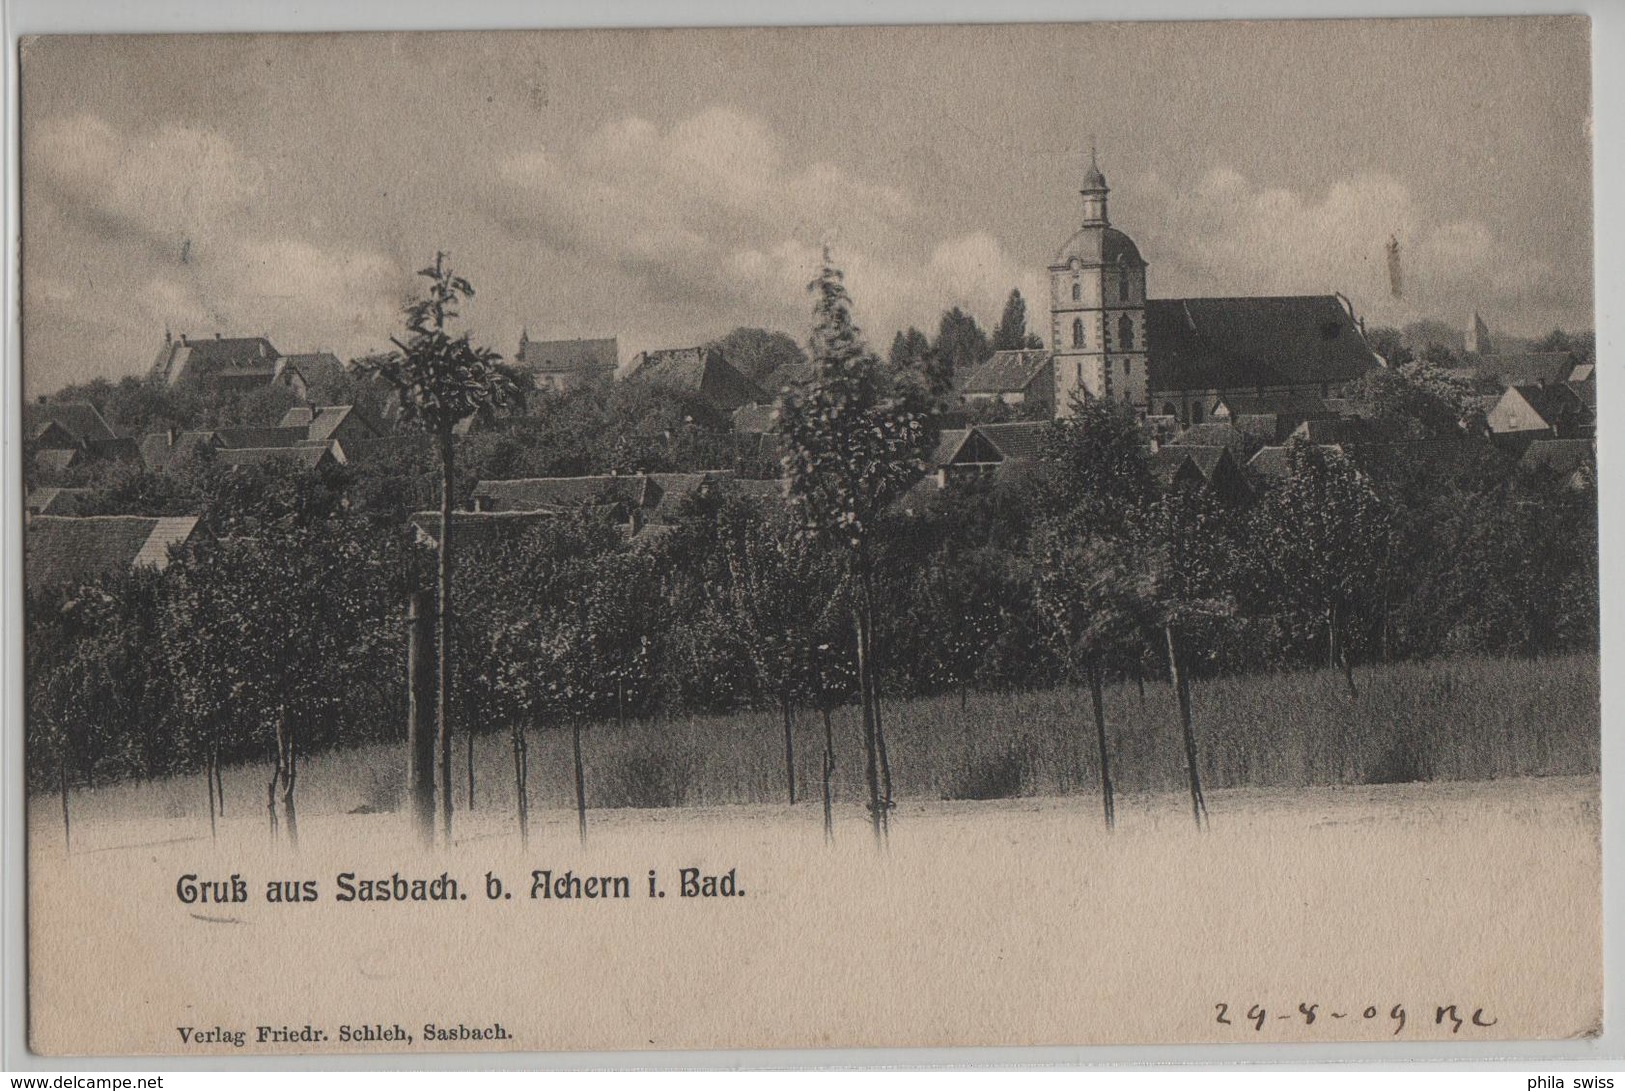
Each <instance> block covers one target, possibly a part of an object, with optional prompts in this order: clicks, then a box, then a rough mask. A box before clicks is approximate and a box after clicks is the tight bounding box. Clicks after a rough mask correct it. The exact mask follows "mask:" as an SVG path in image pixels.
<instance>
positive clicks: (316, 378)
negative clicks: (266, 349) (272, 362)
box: [276, 352, 349, 398]
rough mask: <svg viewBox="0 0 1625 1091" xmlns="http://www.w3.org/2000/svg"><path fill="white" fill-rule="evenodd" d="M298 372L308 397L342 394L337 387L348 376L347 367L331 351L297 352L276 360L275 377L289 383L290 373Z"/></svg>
mask: <svg viewBox="0 0 1625 1091" xmlns="http://www.w3.org/2000/svg"><path fill="white" fill-rule="evenodd" d="M294 372H296V373H298V375H299V378H300V379H301V380H303V382H304V387H305V396H306V397H308V398H331V397H335V396H342V395H339V394H338V388H340V387H342V386H343V385H344V382H345V380H346V379H347V378H348V377H349V369H347V368H346V367H345V366H344V363H343V362H342V361H341V360H340V359H339V358H338V357H337V356H334V355H333V354H332V353H331V352H297V353H291V354H289V355H287V356H284V357H282V358H281V359H280V360H278V361H277V364H276V374H277V378H278V379H279V380H281V381H283V382H285V383H288V384H289V385H292V383H291V378H292V376H291V374H290V373H294Z"/></svg>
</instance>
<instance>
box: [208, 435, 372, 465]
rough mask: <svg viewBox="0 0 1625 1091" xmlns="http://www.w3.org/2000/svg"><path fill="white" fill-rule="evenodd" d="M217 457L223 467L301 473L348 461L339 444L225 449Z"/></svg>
mask: <svg viewBox="0 0 1625 1091" xmlns="http://www.w3.org/2000/svg"><path fill="white" fill-rule="evenodd" d="M216 457H217V458H218V459H219V460H220V464H221V465H223V466H230V467H233V468H238V467H242V466H265V465H269V464H273V463H283V464H286V465H288V466H291V467H293V468H295V469H300V470H321V469H326V468H328V467H330V466H338V465H343V464H344V463H345V462H347V461H348V459H347V458H346V457H345V454H344V448H343V447H342V446H341V445H340V444H339V442H338V441H337V440H330V441H329V442H327V443H326V444H319V443H309V444H307V443H301V444H299V445H298V446H292V447H222V448H220V449H219V453H218V454H217V455H216Z"/></svg>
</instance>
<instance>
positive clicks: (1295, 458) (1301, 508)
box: [1257, 443, 1391, 699]
mask: <svg viewBox="0 0 1625 1091" xmlns="http://www.w3.org/2000/svg"><path fill="white" fill-rule="evenodd" d="M1289 459H1290V462H1291V466H1292V473H1291V475H1290V476H1289V477H1288V478H1287V479H1286V480H1285V481H1284V482H1282V483H1281V484H1280V485H1278V486H1277V487H1276V488H1274V489H1272V490H1271V491H1270V493H1269V495H1268V496H1266V497H1265V500H1264V503H1263V504H1262V505H1261V506H1260V519H1259V533H1258V535H1257V540H1258V541H1259V542H1260V544H1261V554H1262V557H1263V559H1264V565H1265V571H1266V573H1267V580H1266V582H1267V585H1268V587H1269V588H1270V589H1271V591H1273V593H1274V597H1275V598H1276V599H1277V601H1279V602H1281V603H1282V605H1283V606H1284V607H1285V608H1286V609H1287V611H1288V613H1289V614H1290V615H1293V616H1294V617H1296V618H1297V619H1299V620H1300V626H1299V627H1300V628H1301V627H1302V626H1301V622H1302V621H1307V623H1308V624H1309V625H1310V626H1313V627H1314V628H1318V629H1321V630H1323V631H1324V633H1325V637H1326V665H1327V666H1328V667H1329V668H1331V669H1333V670H1342V672H1343V677H1344V680H1345V682H1346V684H1347V686H1348V691H1349V696H1350V698H1351V699H1352V698H1353V697H1354V696H1355V695H1356V689H1355V685H1354V667H1353V662H1352V660H1351V658H1350V657H1349V654H1348V643H1349V640H1348V634H1349V630H1350V626H1351V624H1353V623H1354V622H1356V621H1357V620H1358V618H1359V616H1360V614H1361V612H1362V610H1363V609H1364V608H1366V607H1367V606H1369V605H1371V602H1372V599H1373V595H1374V593H1375V592H1376V591H1377V590H1378V589H1379V588H1381V586H1382V585H1383V582H1384V579H1385V569H1386V565H1387V560H1388V553H1389V534H1390V528H1391V524H1390V520H1389V516H1388V512H1387V509H1386V507H1385V505H1383V503H1382V502H1381V500H1380V499H1379V498H1378V496H1377V494H1376V492H1375V490H1373V489H1372V487H1371V484H1370V482H1369V481H1367V480H1366V478H1365V477H1364V476H1363V475H1361V474H1360V473H1359V472H1358V471H1356V470H1355V469H1354V467H1353V466H1351V465H1350V464H1349V463H1348V461H1347V460H1346V459H1344V458H1343V457H1341V456H1340V455H1338V454H1335V453H1333V454H1326V453H1324V452H1323V451H1322V450H1321V449H1320V448H1318V447H1315V446H1312V445H1309V444H1301V443H1297V444H1293V446H1292V447H1291V448H1290V450H1289Z"/></svg>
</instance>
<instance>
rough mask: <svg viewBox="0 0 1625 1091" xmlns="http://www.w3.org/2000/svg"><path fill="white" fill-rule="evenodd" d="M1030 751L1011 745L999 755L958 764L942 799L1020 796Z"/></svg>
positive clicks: (1015, 743) (998, 752) (995, 753)
mask: <svg viewBox="0 0 1625 1091" xmlns="http://www.w3.org/2000/svg"><path fill="white" fill-rule="evenodd" d="M1029 750H1030V747H1028V746H1027V745H1026V744H1025V743H1017V742H1013V743H1010V744H1009V745H1008V746H1006V747H1005V748H1004V749H1003V750H1002V751H997V752H994V753H991V754H988V753H983V754H972V755H970V756H969V757H967V758H966V759H965V760H964V761H962V762H961V763H960V766H959V768H958V770H956V771H955V773H954V775H953V779H952V780H951V781H950V782H949V785H948V790H947V791H946V792H944V793H943V796H942V798H944V799H1011V798H1013V797H1015V796H1019V795H1021V794H1022V790H1023V788H1025V786H1026V784H1027V778H1028V770H1029V769H1030V768H1031V766H1032V757H1031V754H1030V753H1029Z"/></svg>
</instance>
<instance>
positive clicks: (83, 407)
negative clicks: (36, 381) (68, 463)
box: [23, 398, 118, 449]
mask: <svg viewBox="0 0 1625 1091" xmlns="http://www.w3.org/2000/svg"><path fill="white" fill-rule="evenodd" d="M23 434H24V435H25V436H26V437H27V438H28V439H29V441H30V442H32V443H33V444H34V445H35V446H36V447H40V448H51V449H65V448H68V447H78V448H85V447H86V446H88V445H89V444H91V443H94V442H106V441H110V440H115V439H117V438H118V434H117V433H115V432H114V431H113V429H112V426H111V425H109V424H108V423H107V420H106V418H104V417H103V416H102V414H101V411H100V410H99V409H97V408H96V407H95V406H94V405H92V404H91V403H90V402H53V401H47V400H45V399H43V398H42V399H40V400H39V401H37V402H31V403H29V404H27V405H24V406H23Z"/></svg>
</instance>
